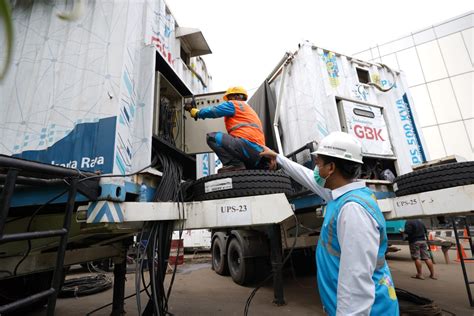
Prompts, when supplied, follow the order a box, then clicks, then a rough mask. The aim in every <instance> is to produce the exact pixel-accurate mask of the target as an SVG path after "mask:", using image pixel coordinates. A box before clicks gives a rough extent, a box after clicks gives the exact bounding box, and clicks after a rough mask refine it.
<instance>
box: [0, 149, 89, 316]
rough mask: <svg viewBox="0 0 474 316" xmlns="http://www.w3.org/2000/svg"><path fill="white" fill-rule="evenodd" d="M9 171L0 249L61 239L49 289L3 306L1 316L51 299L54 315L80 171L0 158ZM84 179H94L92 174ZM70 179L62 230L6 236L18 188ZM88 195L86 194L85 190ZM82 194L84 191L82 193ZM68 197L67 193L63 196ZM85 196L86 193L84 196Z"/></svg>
mask: <svg viewBox="0 0 474 316" xmlns="http://www.w3.org/2000/svg"><path fill="white" fill-rule="evenodd" d="M2 170H3V171H7V172H6V176H4V175H2V176H3V177H2V178H3V180H4V185H3V190H2V191H1V193H0V245H1V244H4V243H8V242H13V241H21V240H32V239H40V238H49V237H59V238H60V242H59V246H58V250H57V256H56V264H55V270H54V274H53V279H52V282H51V286H50V288H49V289H47V290H44V291H42V292H39V293H36V294H33V295H30V296H27V297H25V298H22V299H19V300H17V301H14V302H11V303H8V304H5V305H2V306H0V314H3V313H7V312H11V311H14V310H16V309H18V308H20V307H25V306H28V305H30V304H32V303H34V302H37V301H39V300H42V299H45V298H48V307H47V315H54V310H55V307H56V299H57V296H58V293H59V290H60V285H61V281H62V278H63V266H64V257H65V254H66V246H67V242H68V234H69V229H70V226H71V219H72V215H73V211H74V204H75V199H76V194H77V192H78V187H79V186H80V185H82V184H81V182H80V181H79V179H78V176H79V173H78V171H77V170H74V169H68V168H63V167H57V166H52V165H47V164H42V163H37V162H31V161H26V160H22V159H17V158H12V157H7V156H3V155H0V171H2ZM81 175H86V176H88V175H91V174H90V173H87V174H84V173H81ZM65 179H67V182H68V186H69V188H68V189H66V190H67V192H68V193H67V202H66V208H65V214H64V221H63V226H62V227H61V228H59V229H51V230H44V231H32V232H30V231H27V232H20V233H13V234H5V233H4V230H5V226H6V220H7V217H8V215H9V210H10V205H11V201H12V197H13V193H14V190H15V186H16V185H17V184H25V185H36V186H41V185H44V184H45V183H47V182H48V183H51V182H54V183H63V184H64V180H65ZM86 191H87V190H86ZM80 192H81V193H83V190H80ZM64 193H65V192H64ZM83 194H84V193H83Z"/></svg>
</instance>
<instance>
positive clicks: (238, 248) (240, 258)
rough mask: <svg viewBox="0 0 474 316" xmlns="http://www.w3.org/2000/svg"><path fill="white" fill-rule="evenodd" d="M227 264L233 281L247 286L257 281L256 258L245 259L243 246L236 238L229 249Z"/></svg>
mask: <svg viewBox="0 0 474 316" xmlns="http://www.w3.org/2000/svg"><path fill="white" fill-rule="evenodd" d="M227 264H228V265H229V272H230V275H231V277H232V280H233V281H234V282H235V283H237V284H239V285H246V284H249V283H251V282H253V281H254V280H255V262H254V258H244V253H243V249H242V245H241V244H240V242H239V240H238V239H236V238H234V239H232V240H231V241H230V243H229V248H228V249H227Z"/></svg>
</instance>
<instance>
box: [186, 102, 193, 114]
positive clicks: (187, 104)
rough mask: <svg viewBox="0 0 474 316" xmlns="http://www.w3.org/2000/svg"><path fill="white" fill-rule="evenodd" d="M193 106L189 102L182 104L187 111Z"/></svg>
mask: <svg viewBox="0 0 474 316" xmlns="http://www.w3.org/2000/svg"><path fill="white" fill-rule="evenodd" d="M192 108H193V105H192V104H191V103H186V104H185V105H184V109H185V110H186V111H188V112H191V109H192Z"/></svg>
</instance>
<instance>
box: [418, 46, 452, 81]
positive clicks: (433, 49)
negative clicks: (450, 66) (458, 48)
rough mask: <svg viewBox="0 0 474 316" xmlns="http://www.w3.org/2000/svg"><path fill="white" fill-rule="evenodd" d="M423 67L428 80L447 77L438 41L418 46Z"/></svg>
mask: <svg viewBox="0 0 474 316" xmlns="http://www.w3.org/2000/svg"><path fill="white" fill-rule="evenodd" d="M417 50H418V56H419V57H420V63H421V67H422V68H423V74H424V75H425V80H426V81H427V82H429V81H433V80H438V79H442V78H446V77H447V76H448V73H447V72H446V67H445V66H444V62H443V58H442V57H441V52H440V50H439V47H438V43H437V42H436V41H433V42H429V43H425V44H423V45H419V46H417Z"/></svg>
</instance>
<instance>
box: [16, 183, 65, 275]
mask: <svg viewBox="0 0 474 316" xmlns="http://www.w3.org/2000/svg"><path fill="white" fill-rule="evenodd" d="M68 191H69V188H67V189H66V190H64V191H63V192H61V193H59V194H58V195H56V196H54V197H53V198H51V199H50V200H48V201H47V202H46V203H45V204H43V205H41V206H40V207H38V208H37V209H36V210H35V211H34V212H33V214H32V215H31V216H30V220H29V221H28V225H27V227H26V231H27V232H29V231H30V229H31V224H32V223H33V220H34V218H35V217H36V216H37V215H38V213H39V212H40V211H41V210H42V209H43V208H44V207H45V206H47V205H49V204H50V203H52V202H54V201H55V200H57V199H59V198H60V197H61V196H63V195H64V193H66V192H68ZM27 241H28V247H27V249H26V252H25V253H24V254H23V257H22V258H21V259H20V261H18V263H17V264H16V266H15V269H14V270H13V275H17V271H18V268H19V267H20V265H21V264H22V262H23V261H25V259H26V258H27V257H28V255H29V254H30V251H31V239H28V240H27Z"/></svg>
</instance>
